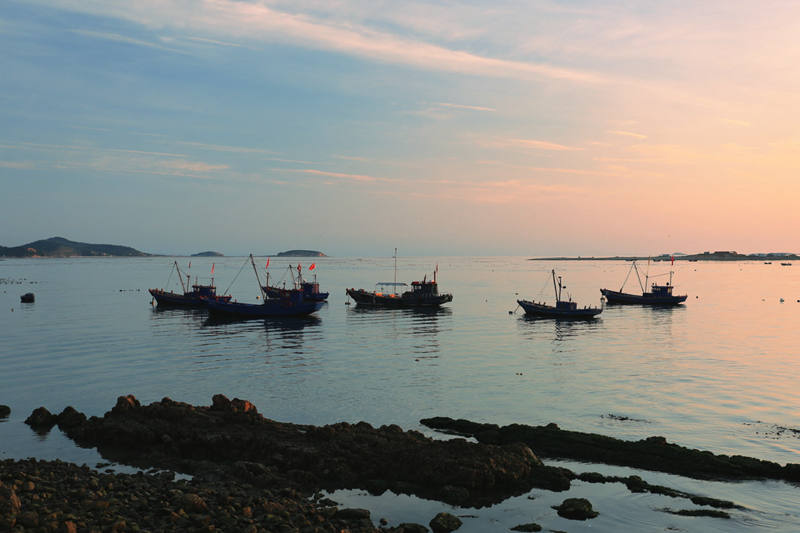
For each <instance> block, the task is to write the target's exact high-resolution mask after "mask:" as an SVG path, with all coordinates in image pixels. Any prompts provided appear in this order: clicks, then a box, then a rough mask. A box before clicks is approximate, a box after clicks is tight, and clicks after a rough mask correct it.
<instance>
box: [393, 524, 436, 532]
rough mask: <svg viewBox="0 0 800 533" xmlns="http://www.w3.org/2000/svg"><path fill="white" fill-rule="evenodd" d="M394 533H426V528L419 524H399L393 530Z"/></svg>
mask: <svg viewBox="0 0 800 533" xmlns="http://www.w3.org/2000/svg"><path fill="white" fill-rule="evenodd" d="M394 533H428V528H427V527H425V526H423V525H421V524H406V523H403V524H400V525H399V526H397V527H396V528H395V529H394Z"/></svg>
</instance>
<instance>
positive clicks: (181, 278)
mask: <svg viewBox="0 0 800 533" xmlns="http://www.w3.org/2000/svg"><path fill="white" fill-rule="evenodd" d="M175 268H176V269H177V270H178V279H179V280H180V282H181V288H182V289H183V292H186V285H184V284H183V274H181V267H179V266H178V262H177V261H175ZM186 279H187V281H188V279H189V275H188V274H187V275H186Z"/></svg>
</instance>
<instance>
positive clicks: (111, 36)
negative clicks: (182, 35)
mask: <svg viewBox="0 0 800 533" xmlns="http://www.w3.org/2000/svg"><path fill="white" fill-rule="evenodd" d="M72 32H73V33H77V34H78V35H83V36H84V37H91V38H94V39H103V40H106V41H113V42H117V43H124V44H131V45H134V46H144V47H147V48H155V49H157V50H162V51H165V52H172V53H174V54H182V55H187V52H186V51H184V50H180V49H178V48H170V47H169V46H164V45H162V44H158V43H154V42H150V41H143V40H141V39H134V38H133V37H128V36H127V35H120V34H118V33H109V32H102V31H93V30H72Z"/></svg>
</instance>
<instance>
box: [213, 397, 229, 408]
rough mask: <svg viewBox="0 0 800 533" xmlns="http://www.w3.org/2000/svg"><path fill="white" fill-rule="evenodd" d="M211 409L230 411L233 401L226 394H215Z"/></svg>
mask: <svg viewBox="0 0 800 533" xmlns="http://www.w3.org/2000/svg"><path fill="white" fill-rule="evenodd" d="M211 409H216V410H217V411H230V409H231V401H230V400H229V399H228V398H227V396H225V395H224V394H215V395H214V396H212V397H211Z"/></svg>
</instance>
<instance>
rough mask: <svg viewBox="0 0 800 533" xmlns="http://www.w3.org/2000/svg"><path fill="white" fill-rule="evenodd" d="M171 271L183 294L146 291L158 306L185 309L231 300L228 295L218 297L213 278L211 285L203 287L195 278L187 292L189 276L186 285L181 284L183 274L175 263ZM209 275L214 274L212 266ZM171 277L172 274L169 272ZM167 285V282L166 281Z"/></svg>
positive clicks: (159, 290) (153, 290)
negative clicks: (173, 272) (177, 306)
mask: <svg viewBox="0 0 800 533" xmlns="http://www.w3.org/2000/svg"><path fill="white" fill-rule="evenodd" d="M172 268H173V271H177V272H178V280H179V281H180V282H181V288H182V289H183V293H178V292H173V291H168V290H165V289H148V292H150V295H151V296H152V297H153V299H154V300H155V301H156V302H157V303H158V305H160V306H167V305H179V306H185V307H205V306H206V304H207V303H208V302H209V301H212V300H213V301H221V302H227V301H229V300H230V299H231V297H230V295H218V294H217V288H216V287H215V286H214V278H211V283H209V284H207V285H204V284H201V283H199V282H198V280H197V278H195V282H194V284H192V285H191V290H187V286H189V283H191V281H190V280H191V276H190V275H189V274H186V283H184V282H183V273H182V272H181V268H180V267H179V266H178V262H177V261H175V262H174V263H173V265H172ZM211 273H212V274H213V273H214V265H213V264H212V265H211ZM170 277H172V272H170ZM167 285H169V281H167Z"/></svg>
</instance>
